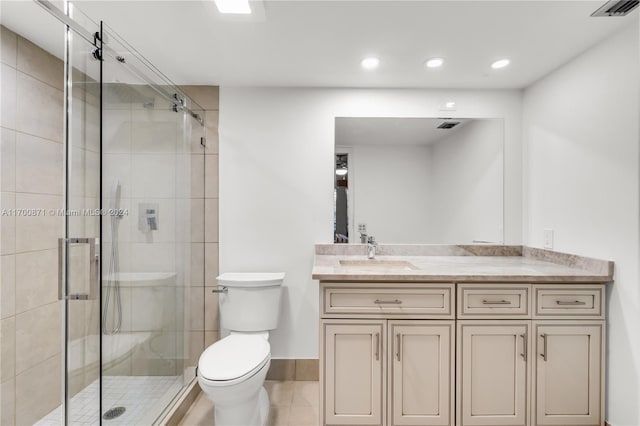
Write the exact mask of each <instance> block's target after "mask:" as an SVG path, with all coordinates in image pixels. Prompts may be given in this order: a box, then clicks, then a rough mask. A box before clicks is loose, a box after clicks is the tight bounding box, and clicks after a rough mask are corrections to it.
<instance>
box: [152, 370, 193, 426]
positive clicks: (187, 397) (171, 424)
mask: <svg viewBox="0 0 640 426" xmlns="http://www.w3.org/2000/svg"><path fill="white" fill-rule="evenodd" d="M200 392H201V390H200V385H198V380H196V379H195V378H194V379H193V380H192V381H191V383H190V384H189V386H188V388H187V389H186V390H185V391H184V393H183V394H182V396H181V397H180V399H179V400H178V401H177V402H176V403H175V405H174V406H173V408H172V409H171V411H169V413H167V415H166V416H165V417H164V419H162V421H161V422H160V423H159V424H160V425H161V426H177V425H178V424H179V423H180V422H181V421H182V419H183V418H184V416H185V414H187V411H189V408H191V406H192V405H193V403H194V402H195V400H196V398H197V397H198V395H200Z"/></svg>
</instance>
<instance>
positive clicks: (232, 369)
mask: <svg viewBox="0 0 640 426" xmlns="http://www.w3.org/2000/svg"><path fill="white" fill-rule="evenodd" d="M270 350H271V347H270V345H269V341H268V340H266V339H265V338H264V336H262V335H259V334H231V335H229V336H227V337H225V338H224V339H222V340H219V341H217V342H216V343H214V344H213V345H211V346H209V347H208V348H207V349H205V351H204V352H203V353H202V355H200V360H199V362H198V375H202V377H204V378H205V379H208V380H233V379H237V378H239V377H242V376H244V375H246V374H248V373H250V372H251V371H253V370H254V369H255V368H257V367H258V366H260V365H261V364H263V363H264V362H265V360H266V359H268V357H269V354H270Z"/></svg>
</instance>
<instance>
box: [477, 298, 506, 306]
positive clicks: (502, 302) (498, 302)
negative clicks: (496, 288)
mask: <svg viewBox="0 0 640 426" xmlns="http://www.w3.org/2000/svg"><path fill="white" fill-rule="evenodd" d="M482 304H483V305H510V304H511V302H510V301H508V300H504V299H503V300H487V299H485V300H483V301H482Z"/></svg>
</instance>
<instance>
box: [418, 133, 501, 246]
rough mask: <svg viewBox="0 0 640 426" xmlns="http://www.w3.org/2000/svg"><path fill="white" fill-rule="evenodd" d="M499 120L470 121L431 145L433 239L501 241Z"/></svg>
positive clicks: (467, 242)
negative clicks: (433, 206)
mask: <svg viewBox="0 0 640 426" xmlns="http://www.w3.org/2000/svg"><path fill="white" fill-rule="evenodd" d="M503 142H504V122H503V121H502V120H472V121H469V122H468V123H466V124H465V125H464V126H463V127H462V128H460V129H458V130H457V131H455V132H453V133H452V134H451V135H450V136H449V137H447V138H444V139H441V140H439V141H437V142H436V143H434V144H432V145H430V146H429V147H430V153H431V155H430V160H431V163H430V164H429V170H430V172H431V173H430V180H431V181H432V182H433V185H432V186H431V194H430V200H431V202H432V204H434V205H435V206H436V208H434V209H433V211H432V215H433V217H432V223H433V224H434V227H433V234H432V239H431V240H429V241H430V242H433V243H439V244H452V243H465V244H469V243H471V242H473V241H487V242H492V243H498V244H500V243H502V240H503V236H502V216H503V210H502V208H503V206H502V198H503V193H502V187H503Z"/></svg>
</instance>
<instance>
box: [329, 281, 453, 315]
mask: <svg viewBox="0 0 640 426" xmlns="http://www.w3.org/2000/svg"><path fill="white" fill-rule="evenodd" d="M396 285H397V284H391V285H387V286H386V287H342V286H340V287H325V288H324V290H323V298H324V314H325V315H329V316H330V315H335V314H340V315H356V316H357V315H380V314H384V315H386V316H389V315H391V316H404V315H422V316H437V317H443V316H452V314H453V311H452V306H453V285H442V286H439V285H438V286H429V287H408V286H400V285H398V287H396ZM389 287H392V288H389Z"/></svg>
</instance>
